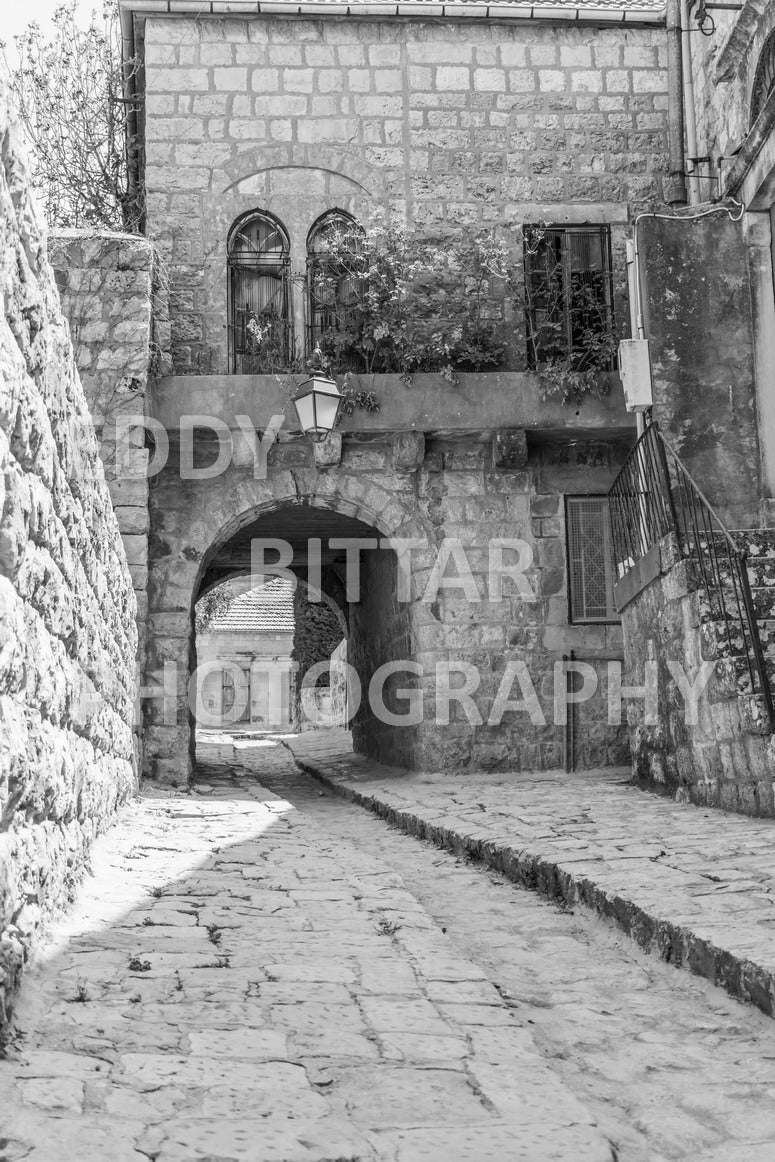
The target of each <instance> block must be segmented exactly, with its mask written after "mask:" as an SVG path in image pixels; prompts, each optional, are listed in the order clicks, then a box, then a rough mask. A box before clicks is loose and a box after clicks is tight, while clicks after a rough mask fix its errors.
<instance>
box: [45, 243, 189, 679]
mask: <svg viewBox="0 0 775 1162" xmlns="http://www.w3.org/2000/svg"><path fill="white" fill-rule="evenodd" d="M48 252H49V261H50V262H51V265H52V266H53V268H54V271H55V274H56V280H57V286H58V288H59V293H60V299H61V303H62V310H63V312H64V314H65V316H66V318H67V320H68V322H69V324H70V334H71V337H72V342H73V351H74V354H75V361H76V366H77V368H78V371H79V373H80V377H81V382H82V384H83V389H84V392H85V395H86V400H87V403H88V405H89V409H90V411H91V413H92V416H93V419H94V424H95V428H96V430H97V435H98V438H99V441H100V454H101V456H102V460H103V464H104V466H105V473H106V476H107V480H108V487H109V488H110V495H111V498H112V500H113V506H114V509H115V512H116V516H117V518H118V526H119V528H120V530H121V535H122V537H123V541H124V548H125V551H126V554H127V559H128V561H129V568H130V572H131V574H132V583H133V586H134V590H135V596H136V599H137V614H138V629H139V638H138V644H139V664H140V667H141V668H142V665H143V661H144V650H145V621H146V617H147V612H148V594H147V589H148V480H147V475H146V468H147V465H148V451H147V449H146V447H145V433H144V431H143V429H142V427H138V428H136V429H134V430H131V431H124V432H123V433H122V429H121V428H120V425H121V421H122V417H129V416H137V415H139V416H141V417H142V416H144V415H145V414H146V410H147V408H146V393H147V390H148V381H149V378H153V377H154V376H155V375H163V374H165V372H167V371H168V370H169V355H168V349H169V313H168V307H169V303H168V295H167V288H166V276H165V274H164V272H163V269H162V267H161V265H160V263H159V261H158V256H157V255H156V254H155V252H154V248H153V246H152V245H151V244H150V243H149V242H148V241H147V240H146V239H144V238H139V237H136V236H133V235H129V234H111V233H96V234H95V233H90V232H85V231H76V230H67V231H59V232H57V233H56V234H54V235H53V236H52V237H51V238H50V240H49V247H48ZM117 438H118V440H119V448H118V453H117V444H116V440H117Z"/></svg>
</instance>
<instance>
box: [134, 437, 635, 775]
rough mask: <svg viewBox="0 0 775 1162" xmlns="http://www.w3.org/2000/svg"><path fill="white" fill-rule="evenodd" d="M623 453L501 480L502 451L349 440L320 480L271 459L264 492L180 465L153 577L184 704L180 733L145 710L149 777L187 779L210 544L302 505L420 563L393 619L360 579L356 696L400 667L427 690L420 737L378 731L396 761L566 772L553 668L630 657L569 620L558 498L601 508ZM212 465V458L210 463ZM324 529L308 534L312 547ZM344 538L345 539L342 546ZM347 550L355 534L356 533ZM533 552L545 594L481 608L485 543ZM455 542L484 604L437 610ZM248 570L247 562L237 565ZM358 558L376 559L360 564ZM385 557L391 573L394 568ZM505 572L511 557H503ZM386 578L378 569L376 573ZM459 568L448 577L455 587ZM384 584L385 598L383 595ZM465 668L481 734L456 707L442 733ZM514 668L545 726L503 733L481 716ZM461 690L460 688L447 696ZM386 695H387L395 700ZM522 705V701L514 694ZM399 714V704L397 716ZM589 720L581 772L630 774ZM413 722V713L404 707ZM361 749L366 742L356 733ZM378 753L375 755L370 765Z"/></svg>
mask: <svg viewBox="0 0 775 1162" xmlns="http://www.w3.org/2000/svg"><path fill="white" fill-rule="evenodd" d="M626 447H627V445H626V444H624V443H621V444H613V443H606V442H603V441H591V442H590V441H583V440H577V439H573V440H570V441H562V440H559V439H556V440H554V441H549V442H539V443H536V444H535V445H533V446H531V447H528V448H527V458H526V460H525V462H524V467H522V468H505V469H504V468H497V467H496V466H495V463H494V459H493V456H494V453H493V447H492V443H491V442H489V441H487V440H486V439H483V438H482V437H481V436H480V437H479V438H478V439H474V438H468V439H466V440H463V439H460V440H449V439H446V440H440V439H427V440H426V439H424V438H423V437H422V436H420V435H419V434H418V433H414V434H413V438H412V443H411V448H412V449H413V451H414V453H415V455H414V458H413V459H412V458H411V457H410V456H409V455H408V451H409V450H410V449H409V444H408V442H407V440H406V438H405V434H404V436H401V437H399V436H391V435H389V434H381V435H379V436H378V435H377V434H373V435H371V436H370V438H369V439H368V441H364V440H363V439H362V438H361V439H359V438H358V437H357V436H351V437H345V439H344V442H343V448H342V458H341V463H339V464H336V465H332V466H328V467H320V466H318V465H317V464H316V457H315V455H314V451H313V448H312V446H311V445H310V444H309V443H308V442H307V441H305V440H302V439H289V440H284V441H283V442H281V443H278V444H276V445H275V446H274V447H273V448H272V450H271V452H270V455H269V470H268V475H267V478H266V479H265V480H260V479H259V480H256V479H254V477H253V472H252V465H243V466H240V465H239V464H237V463H232V465H231V466H230V467H229V468H228V469H227V470H226V471H224V472H223V473H222V474H221V475H219V476H216V477H214V478H211V479H208V480H203V481H195V480H184V479H181V477H180V472H179V468H178V464H177V462H176V460H175V456H174V448H173V455H172V456H171V459H170V461H169V463H168V464H167V466H166V467H165V468H164V470H163V471H161V472H160V473H159V474H158V475H156V476H154V477H153V478H152V480H151V489H150V502H151V528H152V530H153V533H152V542H153V543H152V553H151V570H150V584H149V597H150V618H149V650H148V658H149V670H148V677H147V685H148V686H161V682H162V675H163V669H164V665H165V664H167V663H169V664H171V665H172V666H173V667H176V669H177V675H178V703H177V713H176V715H175V716H174V718H173V719H172V720H170V719H166V720H165V714H166V713H167V711H166V709H165V706H164V703H163V701H162V700H161V699H154V700H152V701H150V702H149V703H148V706H147V715H148V717H147V722H148V729H147V732H146V748H147V755H148V770H149V773H150V774H152V775H153V776H155V777H157V778H160V779H162V780H168V781H172V782H178V783H179V782H183V781H185V779H186V778H187V777H188V773H189V765H188V758H187V754H188V745H189V737H190V735H189V720H188V706H187V702H186V696H185V688H186V681H187V674H188V669H189V665H190V658H191V608H192V602H193V601H194V600H195V598H196V596H197V592H198V586H199V584H200V583H201V579H202V577H203V575H204V571H205V569H206V567H207V561H208V558H209V555H210V554H211V552H212V550H213V546H215V545H228V544H231V543H232V541H231V540H230V538H232V537H236V536H238V535H239V530H240V529H242V528H246V527H251V526H252V524H253V522H254V521H255V520H256V519H257V517H258V516H259V515H260V514H263V513H270V512H274V511H278V510H279V511H286V512H287V511H290V509H291V508H294V509H295V508H296V506H298V505H305V506H306V507H307V508H309V509H310V510H311V512H310V522H312V521H313V519H314V517H315V513H316V512H317V513H318V514H319V515H320V516H326V517H327V519H329V520H330V517H331V514H332V513H334V514H336V513H338V514H342V515H343V516H346V517H348V518H353V517H354V518H356V519H358V520H360V521H362V522H364V523H365V524H366V525H368V526H369V528H370V529H372V530H375V531H374V534H373V535H375V536H399V537H405V538H410V539H416V540H418V541H419V542H420V545H421V546H422V547H421V548H419V549H418V550H417V552H416V553H413V555H412V566H413V569H412V578H413V585H414V589H413V598H412V601H411V602H410V603H409V604H408V605H405V606H403V607H398V608H397V607H396V605H395V596H396V595H395V585H394V583H393V579H392V577H387V575H386V574H385V573H382V574H380V575H379V576H378V575H377V574H375V575H374V576H373V577H371V575H370V574H368V573H365V574H364V576H365V582H364V586H363V593H364V601H363V604H362V607H355V606H354V607H353V608H352V609H351V610H350V630H351V633H350V638H349V641H348V659H349V661H350V662H352V663H353V664H354V665H355V668H356V669H357V670H358V671H359V674H360V677H361V681H362V684H363V686H364V688H365V689H367V688H368V681H369V678H370V676H371V673H372V672H373V669H374V668H375V666H376V665H378V664H382V663H383V662H385V661H388V660H391V659H395V658H402V659H406V660H408V661H411V662H417V661H418V662H420V664H421V666H422V669H423V673H422V676H418V677H417V678H415V679H414V680H412V679H411V678H410V677H409V676H405V675H399V676H398V677H397V679H396V680H395V681H394V682H393V683H392V684H393V687H394V688H396V687H398V686H411V685H412V684H413V681H416V682H418V683H419V684H420V685H421V686H422V688H423V691H424V692H425V695H426V720H425V724H424V726H423V728H422V730H418V729H416V728H413V727H404V728H401V727H396V728H394V729H393V731H392V735H391V737H390V738H388V733H389V732H387V731H385V732H384V738H382V740H381V741H382V745H384V747H385V748H387V749H386V750H385V751H383V752H381V753H382V757H383V758H385V760H386V761H393V762H401V763H412V764H422V765H426V766H427V765H430V766H431V767H432V768H433V769H435V770H440V769H444V770H475V769H478V768H482V767H486V768H491V769H500V770H511V771H519V770H534V769H542V768H543V769H547V768H555V767H558V766H561V765H562V763H563V759H564V747H565V728H564V726H562V725H557V726H555V725H554V722H553V713H552V709H553V708H552V700H553V683H554V665H555V663H556V662H562V659H563V657H564V656H566V655H568V654H569V653H570V651H574V652H575V654H576V656H577V657H578V658H579V659H581V660H587V661H591V662H592V663H593V664H602V663H603V662H604V661H605V660H606V659H607V658H610V657H614V658H618V657H621V629H620V627H619V626H618V625H617V624H610V625H571V624H570V623H569V616H568V596H567V567H566V552H565V518H564V505H563V495H564V494H570V493H574V494H579V493H584V494H589V493H597V494H603V493H605V492H606V491H607V489H608V488H609V487H610V484H611V483H612V481H613V478H614V476H615V474H616V471H617V468H618V465H619V463H620V462H621V460H622V458H623V456H624V454H625V452H626ZM210 461H212V453H210V455H209V456H208V462H210ZM313 530H314V526H313V529H312V530H311V532H310V535H315V533H314V531H313ZM334 535H338V534H334ZM346 535H352V533H348V534H346ZM495 538H507V539H514V538H520V539H523V540H524V541H525V542H526V544H527V545H528V546H529V548H530V551H531V553H532V555H533V564H532V565H531V567H530V569H529V571H528V573H527V574H526V575H527V576H528V577H529V579H530V582H531V585H532V587H533V591H534V594H535V600H534V601H530V602H528V601H525V600H524V599H523V598H522V597H521V596H520V595H519V594H518V593H517V592H516V590H515V588H514V585H513V583H512V582H511V581H510V580H509V579H508V578H506V579H505V580H504V588H503V595H502V597H501V599H500V600H493V601H490V600H489V599H488V593H487V573H488V550H489V542H490V540H491V539H495ZM445 539H447V540H450V539H453V540H455V541H457V542H459V544H460V546H461V547H462V549H463V550H464V552H465V554H466V558H467V560H468V562H469V563H470V566H471V570H472V575H473V578H474V582H475V584H476V586H477V588H478V592H479V594H480V595H481V599H480V600H475V601H472V600H469V599H468V597H467V596H466V594H465V593H462V592H460V591H455V590H454V589H452V590H449V591H445V590H442V591H441V592H440V593H439V595H438V599H437V600H436V601H425V600H422V597H423V595H424V594H425V592H426V588H427V584H428V580H429V576H430V569H431V567H432V565H433V561H434V554H435V551H436V549H437V548H438V547H439V546H441V545H442V543H443V542H444V540H445ZM237 556H239V554H237ZM363 556H364V559H365V558H366V557H367V556H368V554H367V553H365V554H363ZM379 556H380V557H381V558H383V559H385V560H386V559H388V558H389V557H390V553H388V552H381V553H380V554H379ZM506 557H507V561H508V562H509V563H511V562H512V561H513V560H514V559H515V558H514V556H513V554H512V555H509V554H508V553H507V555H506ZM386 567H387V566H386V565H385V563H384V560H383V564H382V566H381V568H383V569H385V568H386ZM455 571H456V570H455V565H454V562H452V563H450V565H449V568H448V572H449V574H451V575H454V573H455ZM383 582H384V584H383ZM445 660H452V661H455V660H462V661H465V662H468V663H470V664H471V665H473V666H475V667H476V668H477V670H478V672H479V674H480V688H479V690H478V691H477V693H476V696H475V700H476V701H477V704H478V706H479V707H480V711H481V716H482V718H483V722H482V723H481V724H478V725H474V726H472V725H471V724H470V723H469V722H468V721H467V720H466V717H465V715H464V713H463V708H462V707H460V706H457V705H455V704H454V703H453V705H452V707H451V721H450V722H449V724H437V723H436V722H435V717H436V706H435V705H434V701H433V696H432V695H433V684H434V682H435V670H436V664H437V663H438V662H443V661H445ZM509 661H522V662H524V663H525V664H526V665H527V667H528V670H529V673H530V676H531V681H532V683H533V685H534V687H535V689H536V693H537V697H538V698H539V700H540V702H541V705H542V707H543V711H544V713H545V716H546V722H545V723H533V722H531V721H530V718H529V717H528V715H527V713H526V712H522V713H520V712H518V711H508V712H506V713H505V714H504V717H503V720H502V722H501V723H499V724H497V725H488V724H487V721H486V720H487V717H488V714H489V711H490V709H491V705H492V702H493V700H494V698H495V695H496V693H497V691H498V688H499V685H500V683H501V681H502V679H503V675H504V671H505V668H506V665H507V663H508V662H509ZM460 681H461V679H460V678H455V677H453V679H452V685H453V686H456V685H459V683H460ZM390 697H391V696H390V695H389V698H390ZM512 698H513V699H514V700H518V699H519V698H520V691H519V688H518V686H517V685H516V684H515V686H514V690H513V693H512ZM389 704H390V703H389ZM602 706H603V704H602V703H600V706H598V711H599V713H596V712H595V710H594V709H593V708H592V707H591V706H590V707H589V708H586V707H584V708H580V710H583V715H581V716H580V721H581V722H582V723H583V722H585V721H587V719H586V718H585V717H584V716H585V715H593V716H594V722H595V730H594V731H593V732H591V733H590V735H589V738H588V739H587V740H586V746H585V749H584V751H583V753H580V754H579V763H578V765H599V764H601V763H606V762H611V761H614V762H620V761H621V759H622V734H623V732H622V730H621V729H619V728H617V727H612V728H610V729H608V728H607V723H606V711H605V709H604V708H602V709H601V707H602ZM394 708H395V709H396V710H400V711H404V710H406V706H405V704H403V703H402V704H401V705H398V704H395V706H394ZM356 736H357V739H358V742H359V745H360V746H361V747H362V748H364V749H365V748H366V747H367V746H370V745H371V743H369V742H368V740H367V739H366V738H365V737H364V735H363V732H362V731H361V732H360V734H359V729H358V727H357V726H356ZM370 753H372V752H370Z"/></svg>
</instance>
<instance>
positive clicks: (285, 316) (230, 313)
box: [226, 209, 294, 375]
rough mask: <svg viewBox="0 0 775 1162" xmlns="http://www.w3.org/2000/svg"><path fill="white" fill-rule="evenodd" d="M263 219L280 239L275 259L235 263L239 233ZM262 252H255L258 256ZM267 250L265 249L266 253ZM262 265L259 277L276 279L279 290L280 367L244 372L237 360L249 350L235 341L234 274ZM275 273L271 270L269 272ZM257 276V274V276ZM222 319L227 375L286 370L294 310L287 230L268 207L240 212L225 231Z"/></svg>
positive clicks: (290, 348) (271, 372)
mask: <svg viewBox="0 0 775 1162" xmlns="http://www.w3.org/2000/svg"><path fill="white" fill-rule="evenodd" d="M257 221H263V222H264V223H265V224H267V225H268V226H270V227H272V229H274V230H275V231H276V233H277V235H278V237H279V239H280V240H281V243H282V247H281V249H280V250H279V251H278V254H279V255H280V257H279V259H278V260H277V261H274V262H273V261H271V260H267V261H265V262H264V263H261V262H258V261H257V262H255V263H252V264H251V263H250V262H248V261H244V262H239V261H237V260H236V258H235V257H234V253H235V241H236V239H237V238H238V237H239V235H240V234H241V233H242V232H243V231H244V230H245V229H246V227H249V226H250V225H251V224H252V223H253V222H257ZM261 253H262V252H261V251H256V255H257V256H259V255H260V254H261ZM269 253H271V252H267V254H269ZM262 267H265V269H266V273H265V274H264V276H263V277H277V278H278V281H279V282H280V287H281V293H282V310H281V312H280V318H281V319H282V321H283V326H284V332H285V333H284V336H283V338H282V340H281V342H282V346H283V351H282V359H281V361H280V362H281V364H282V366H272V367H269V368H268V369H267V370H265V371H245V370H244V369H243V368H242V367H241V366H240V360H244V359H245V357H246V356H249V355H250V352H249V351H248V350H247V349H246V347H245V345H244V344H243V345H242V347H240V346H238V342H237V330H238V323H237V317H236V316H237V310H238V308H237V306H236V303H235V286H234V283H235V276H236V272H237V271H238V270H239V269H240V268H242V269H244V270H246V271H251V270H252V271H254V272H256V273H257V272H258V271H260V270H261V268H262ZM273 271H274V272H276V273H274V274H273V273H272V272H273ZM258 277H261V276H258ZM226 288H227V293H226V318H227V326H226V330H227V343H228V367H229V374H230V375H268V374H273V373H274V372H276V371H280V370H286V369H287V368H288V366H289V365H290V363H291V361H292V359H293V353H294V311H293V294H292V287H291V242H290V235H289V233H288V230H287V229H286V228H285V226H284V224H283V223H282V222H281V221H280V219H279V218H278V217H277V215H276V214H272V213H271V212H270V211H269V210H263V209H255V210H248V211H247V212H246V213H245V214H241V215H240V216H239V218H237V219H236V220H235V221H234V222H233V223H232V226H231V229H230V230H229V234H228V238H227V244H226Z"/></svg>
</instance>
